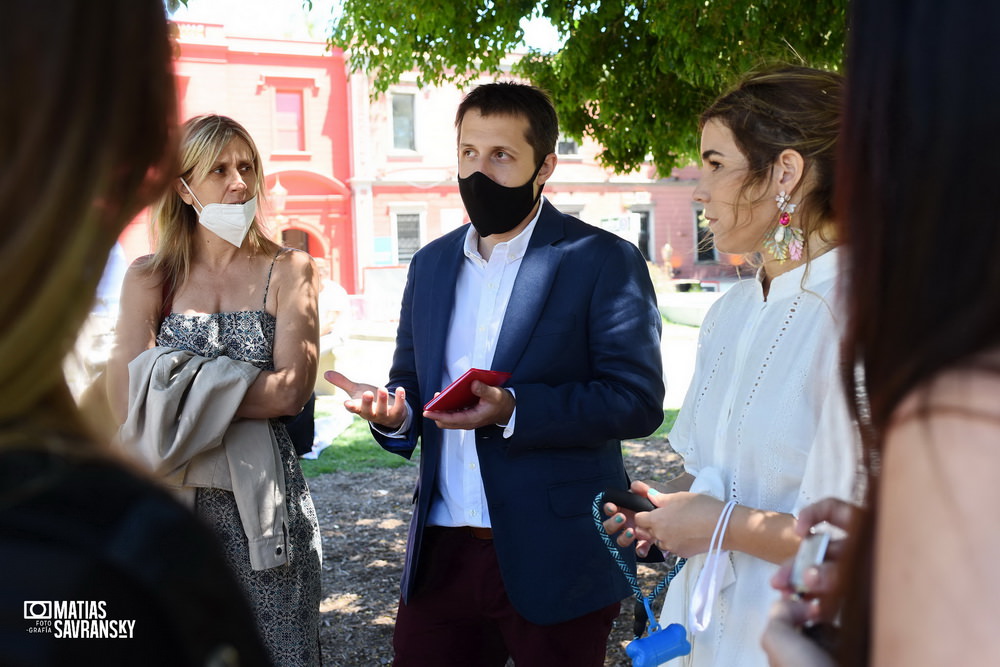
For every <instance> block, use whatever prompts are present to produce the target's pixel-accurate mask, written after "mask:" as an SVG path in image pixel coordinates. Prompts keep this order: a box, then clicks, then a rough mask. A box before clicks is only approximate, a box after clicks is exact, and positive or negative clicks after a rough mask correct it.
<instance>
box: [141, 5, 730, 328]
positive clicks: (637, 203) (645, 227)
mask: <svg viewBox="0 0 1000 667" xmlns="http://www.w3.org/2000/svg"><path fill="white" fill-rule="evenodd" d="M178 27H179V40H178V54H177V60H176V72H177V83H178V90H179V97H180V108H181V117H182V118H188V117H190V116H193V115H196V114H200V113H206V112H215V113H222V114H226V115H230V116H232V117H234V118H236V119H237V120H239V121H240V122H241V123H243V124H244V125H245V126H246V127H247V129H248V130H249V131H250V133H251V134H252V136H253V137H254V138H255V140H256V142H257V144H258V147H259V149H260V151H261V153H262V158H263V160H264V167H265V173H266V186H267V189H268V191H269V194H270V197H269V198H270V210H269V211H268V213H269V218H268V220H269V223H270V225H271V226H272V228H273V230H274V231H275V236H276V237H280V239H281V240H282V242H283V243H284V244H286V245H290V246H293V247H299V248H302V249H304V250H307V251H308V252H310V253H311V254H312V255H313V256H314V257H317V258H325V259H326V260H328V266H329V267H330V275H331V277H332V278H333V279H334V280H336V281H338V282H340V283H341V284H342V285H344V287H345V288H346V289H347V291H348V292H349V293H351V294H364V295H365V297H366V298H365V299H359V300H357V301H358V303H363V304H364V309H365V311H366V312H365V315H367V316H369V317H374V318H379V319H392V318H394V317H395V314H396V310H397V308H398V303H399V301H398V298H397V295H398V292H399V291H400V290H401V287H402V282H403V278H404V276H405V270H406V264H407V263H408V261H409V257H410V256H412V254H413V252H415V251H416V250H417V249H418V248H419V247H421V246H422V245H424V244H426V243H427V242H429V241H431V240H433V239H434V238H437V237H438V236H440V235H441V234H443V233H445V232H447V231H449V230H451V229H454V228H455V227H457V226H459V225H461V224H463V223H464V222H465V221H466V217H465V211H464V208H463V206H462V201H461V197H460V196H459V193H458V182H457V180H456V176H455V174H456V160H457V158H456V150H455V129H454V115H455V109H456V108H457V106H458V103H459V101H460V100H461V97H462V94H463V92H464V91H461V90H457V89H455V88H453V87H441V88H433V87H418V86H417V85H416V77H415V76H413V77H411V78H410V79H409V80H404V81H402V82H400V83H399V84H397V85H395V86H393V87H392V88H391V89H390V90H389V92H388V93H387V94H385V95H379V96H377V97H374V98H373V97H372V94H371V91H372V89H371V87H370V82H369V81H368V80H367V78H366V77H365V76H363V75H360V74H349V73H348V66H347V63H346V62H345V57H344V54H343V53H342V52H341V51H340V50H334V51H328V50H327V49H326V45H325V43H323V42H317V41H296V40H287V39H261V38H251V37H241V36H238V35H231V34H228V33H227V31H226V28H225V26H223V25H221V24H215V23H195V22H179V23H178ZM598 152H599V147H598V146H596V145H594V144H593V143H592V142H590V141H584V142H583V143H582V144H577V143H576V142H574V141H572V140H570V139H569V138H563V140H561V141H560V142H559V146H558V155H559V163H558V166H557V168H556V171H555V175H554V177H553V178H552V179H551V180H550V181H549V182H548V184H547V185H546V188H545V194H546V196H547V197H548V198H549V199H550V200H551V201H552V203H553V204H555V205H556V206H557V207H558V208H559V209H560V210H563V211H565V212H567V213H572V214H574V215H576V216H578V217H580V218H581V219H583V220H585V221H587V222H590V223H592V224H595V225H600V226H605V227H608V228H611V229H614V230H616V231H618V232H619V233H620V234H622V235H624V236H626V237H628V238H630V239H631V240H633V241H634V242H635V243H636V244H637V245H638V246H639V247H640V249H641V250H642V252H643V254H644V255H645V256H646V257H647V259H649V260H650V262H651V263H652V264H653V265H654V266H653V268H652V269H651V270H652V271H653V273H654V277H655V278H657V279H658V280H661V281H662V280H665V279H666V278H667V277H668V276H669V274H668V272H667V270H666V269H667V267H671V268H672V273H673V275H674V277H677V278H685V279H700V280H706V281H714V280H718V279H719V278H723V279H727V278H730V277H732V276H733V275H734V270H733V267H732V266H730V262H729V261H728V258H726V257H725V256H723V257H721V258H720V257H717V256H716V253H715V250H714V248H712V247H711V244H710V242H709V243H707V244H706V243H704V241H705V238H704V230H703V229H701V230H700V228H699V226H698V213H699V211H698V208H697V207H696V205H695V204H694V202H692V200H691V195H692V193H693V190H694V182H695V181H694V179H695V178H696V176H697V170H695V169H693V168H687V169H681V170H675V171H674V172H673V174H671V176H670V177H668V178H659V177H658V176H657V174H656V172H655V170H654V169H653V167H652V165H646V166H644V167H643V168H642V169H640V170H638V171H637V172H635V173H631V174H614V173H612V172H610V171H608V170H606V169H604V168H602V167H601V166H600V165H599V164H598V162H597V160H596V155H597V153H598ZM122 241H123V245H124V246H125V249H126V255H127V256H128V257H129V259H131V258H134V257H136V256H138V255H140V254H143V253H145V252H148V247H149V246H148V234H147V232H146V220H145V219H143V218H140V219H139V220H137V221H136V222H135V223H133V225H131V226H130V227H129V228H128V229H127V230H126V232H125V233H124V234H123V236H122ZM699 241H702V244H701V246H702V247H701V249H700V250H699Z"/></svg>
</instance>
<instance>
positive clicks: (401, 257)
mask: <svg viewBox="0 0 1000 667" xmlns="http://www.w3.org/2000/svg"><path fill="white" fill-rule="evenodd" d="M419 249H420V214H419V213H397V214H396V261H397V262H398V263H400V264H407V263H409V261H410V260H411V259H412V258H413V254H414V253H415V252H417V250H419Z"/></svg>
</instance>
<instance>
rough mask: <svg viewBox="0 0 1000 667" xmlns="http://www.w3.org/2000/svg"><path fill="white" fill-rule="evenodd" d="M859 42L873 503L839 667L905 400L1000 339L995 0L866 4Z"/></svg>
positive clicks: (861, 231)
mask: <svg viewBox="0 0 1000 667" xmlns="http://www.w3.org/2000/svg"><path fill="white" fill-rule="evenodd" d="M849 35H850V37H849V39H850V44H849V49H848V59H847V66H848V91H847V99H846V111H845V117H844V129H843V140H842V142H841V160H840V168H839V171H838V174H837V184H838V185H837V187H838V191H837V206H838V210H839V211H840V212H841V214H842V215H841V219H842V224H843V229H842V235H843V239H844V242H845V243H846V244H847V246H848V250H849V252H848V264H847V265H846V266H845V267H844V268H845V272H844V273H845V277H846V281H847V282H846V285H847V289H846V293H847V302H848V304H849V313H848V322H847V329H846V335H845V339H844V368H843V378H844V383H845V387H846V389H847V392H848V401H849V402H851V403H853V405H854V408H855V413H856V415H857V416H858V417H859V419H861V420H862V427H863V428H862V432H863V437H864V445H865V448H866V451H867V453H868V457H867V460H868V465H869V468H870V470H869V473H870V474H869V483H868V491H869V497H868V502H867V505H868V507H869V508H871V509H870V511H869V512H867V513H866V516H865V518H864V519H863V522H862V525H860V526H857V527H856V530H855V531H853V533H852V535H853V537H852V542H853V544H854V547H855V549H854V551H853V553H852V554H851V555H850V557H849V559H848V561H847V562H846V566H847V571H848V572H852V575H851V577H850V586H849V587H848V588H846V590H845V591H844V592H845V595H846V597H847V600H846V603H845V605H846V606H845V610H844V613H843V619H844V628H843V632H844V637H843V642H842V648H843V654H842V655H841V656H840V661H841V664H844V665H864V664H867V662H868V647H869V643H870V642H869V637H868V629H869V628H870V627H871V618H872V617H871V613H870V612H871V593H872V590H873V589H872V552H873V549H874V528H873V526H874V525H875V521H876V514H877V510H878V479H877V470H875V469H872V467H873V464H876V465H877V462H878V460H879V458H880V455H881V451H882V447H883V443H884V438H885V434H886V430H887V427H888V426H889V424H890V420H891V418H892V416H893V413H894V411H895V410H896V409H897V408H898V406H899V405H900V403H901V402H902V400H903V399H904V398H905V397H906V396H907V395H908V394H910V393H911V392H913V391H914V390H916V389H918V388H920V387H926V386H927V383H928V382H929V381H930V380H932V379H933V378H934V377H935V376H937V375H938V374H939V373H941V372H942V371H946V370H948V369H950V368H954V367H956V366H961V365H966V364H967V365H969V366H977V367H982V366H984V364H983V362H982V361H981V357H980V355H982V354H983V353H984V352H986V351H989V350H991V349H994V348H996V347H997V346H998V345H1000V299H998V298H996V297H997V295H998V294H1000V261H997V257H1000V226H998V225H997V224H996V221H995V220H993V219H992V217H993V216H995V215H996V202H995V198H996V197H995V192H996V169H995V165H994V161H995V156H996V155H998V154H1000V134H998V133H997V132H996V110H997V109H1000V80H998V79H997V77H996V66H997V55H996V52H995V48H996V47H995V45H996V42H997V39H998V38H1000V4H998V3H994V2H964V3H950V4H945V3H940V2H934V1H931V0H886V1H882V2H855V3H852V12H851V30H850V32H849ZM856 364H857V365H860V367H862V368H863V369H864V386H863V387H861V386H859V385H858V383H857V382H856V380H855V370H854V369H855V365H856ZM992 370H994V371H997V370H998V369H995V368H994V369H992ZM861 389H863V390H864V391H863V392H861V391H859V390H861ZM859 396H860V398H859ZM865 396H867V399H868V400H867V403H866V402H865V400H864V399H865ZM869 415H870V416H869ZM915 455H920V454H919V453H915ZM845 579H846V578H845Z"/></svg>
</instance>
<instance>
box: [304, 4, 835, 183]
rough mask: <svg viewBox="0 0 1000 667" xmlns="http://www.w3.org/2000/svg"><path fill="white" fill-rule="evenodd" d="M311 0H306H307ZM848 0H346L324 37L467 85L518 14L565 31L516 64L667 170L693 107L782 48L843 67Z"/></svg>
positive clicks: (571, 118)
mask: <svg viewBox="0 0 1000 667" xmlns="http://www.w3.org/2000/svg"><path fill="white" fill-rule="evenodd" d="M306 2H308V0H306ZM845 7H846V0H633V1H630V0H593V1H590V2H588V1H587V0H541V2H538V1H537V0H496V1H491V0H468V1H467V2H462V1H461V0H459V1H457V2H456V1H455V0H416V1H415V0H375V1H373V0H344V2H343V6H342V8H341V10H340V13H339V14H338V15H337V16H336V17H335V21H334V23H333V26H332V31H331V36H330V40H329V42H330V45H331V46H334V47H342V48H344V49H345V50H346V51H348V52H349V54H350V56H351V64H352V67H353V68H354V69H355V70H358V71H363V72H366V73H368V74H370V75H372V77H373V78H374V81H375V88H376V92H385V91H386V90H388V88H389V86H391V85H392V84H393V83H395V82H396V81H398V80H399V77H400V76H401V75H402V74H403V73H405V72H409V71H413V70H416V71H417V72H418V73H419V82H420V83H421V84H441V83H449V82H450V83H456V84H458V85H462V84H463V83H465V82H467V81H468V80H469V79H471V78H473V77H475V76H477V75H479V74H480V73H491V74H499V73H502V69H501V59H502V58H503V57H504V56H505V54H507V53H509V52H512V51H516V50H521V51H523V48H522V47H521V46H520V45H521V42H522V40H523V38H524V33H523V30H522V29H521V27H520V25H519V24H520V21H521V19H522V18H526V17H532V16H539V15H541V16H545V17H547V18H548V19H549V21H550V22H551V23H552V25H553V26H554V27H555V28H556V29H557V30H558V32H559V34H560V35H561V36H562V37H563V39H564V43H563V46H562V48H561V49H560V50H559V51H558V52H556V53H553V54H546V53H542V52H540V51H537V50H530V51H528V53H527V54H526V55H525V56H524V58H522V59H521V60H520V61H519V62H518V63H517V64H516V65H515V66H514V70H513V74H515V75H517V76H521V77H524V78H526V79H528V80H530V81H532V82H533V83H535V84H536V85H539V86H541V87H543V88H545V89H547V90H549V91H550V92H551V93H552V95H553V99H554V100H555V103H556V108H557V110H558V112H559V118H560V123H561V126H562V129H563V130H564V131H565V132H566V133H567V134H570V135H571V136H573V137H575V138H577V139H581V138H582V137H583V136H584V135H587V136H590V137H593V138H594V139H595V140H597V141H598V142H599V143H600V144H601V145H602V146H603V147H604V152H603V153H602V155H601V159H602V161H603V162H604V163H605V164H606V165H607V166H609V167H612V168H614V169H615V170H617V171H619V172H625V171H630V170H633V169H635V168H637V167H639V166H640V165H641V164H642V163H643V162H644V161H646V160H647V158H648V157H650V156H651V157H652V161H653V162H654V163H655V164H656V166H657V168H658V170H659V172H660V173H661V174H668V173H669V170H670V168H672V167H674V166H677V165H679V164H686V163H688V161H690V160H691V159H693V158H694V157H695V155H696V151H697V144H698V136H697V134H698V132H697V117H698V114H699V113H700V112H701V110H702V109H704V107H705V106H707V104H708V103H709V102H711V100H712V99H714V98H715V96H716V95H718V94H719V93H720V92H721V91H722V90H723V89H724V88H725V87H726V85H727V84H728V83H730V82H731V81H732V80H733V79H734V78H735V77H736V76H737V75H739V74H740V73H742V72H745V71H747V70H749V69H752V68H754V67H758V66H760V65H762V64H764V63H768V62H774V61H785V62H795V63H804V64H808V65H813V66H817V67H826V68H831V69H839V68H840V66H841V63H842V60H843V49H844V39H845V11H846V10H845Z"/></svg>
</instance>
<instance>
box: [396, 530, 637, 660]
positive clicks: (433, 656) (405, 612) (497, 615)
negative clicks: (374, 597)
mask: <svg viewBox="0 0 1000 667" xmlns="http://www.w3.org/2000/svg"><path fill="white" fill-rule="evenodd" d="M423 549H424V552H423V555H422V557H421V559H422V563H421V565H422V571H421V576H420V580H419V581H418V582H417V588H416V591H415V593H414V595H413V596H411V599H410V603H409V604H404V603H403V601H402V600H400V602H399V609H398V612H397V615H396V630H395V635H394V636H393V648H394V650H395V653H396V657H395V660H394V662H393V665H395V667H504V665H505V664H506V662H507V659H508V657H510V658H513V659H514V662H515V664H516V665H517V667H551V666H552V665H574V667H602V665H603V664H604V656H605V653H606V650H607V640H608V635H609V634H610V633H611V624H612V623H613V621H614V619H615V618H616V617H617V616H618V612H619V610H620V606H621V605H619V604H618V603H615V604H613V605H610V606H608V607H605V608H604V609H599V610H597V611H595V612H592V613H590V614H587V615H585V616H581V617H579V618H575V619H573V620H571V621H566V622H565V623H559V624H556V625H536V624H534V623H531V622H529V621H527V620H525V619H524V618H523V617H522V616H521V615H520V614H518V613H517V611H515V610H514V607H513V605H511V603H510V600H509V599H508V598H507V593H506V591H505V590H504V585H503V580H502V579H501V577H500V568H499V566H498V564H497V557H496V551H495V550H494V548H493V541H492V540H488V539H481V538H478V537H475V536H474V535H473V534H472V531H471V529H469V528H441V527H436V526H432V527H429V528H427V532H426V533H425V535H424V544H423ZM567 567H572V564H570V563H567Z"/></svg>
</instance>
